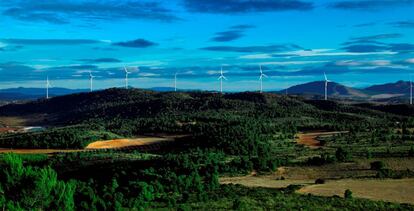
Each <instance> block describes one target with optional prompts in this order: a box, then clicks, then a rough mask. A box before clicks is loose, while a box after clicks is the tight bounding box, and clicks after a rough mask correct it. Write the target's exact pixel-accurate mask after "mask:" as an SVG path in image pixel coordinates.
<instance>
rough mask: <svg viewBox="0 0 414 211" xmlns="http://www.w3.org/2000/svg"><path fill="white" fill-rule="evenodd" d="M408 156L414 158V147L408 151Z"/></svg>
mask: <svg viewBox="0 0 414 211" xmlns="http://www.w3.org/2000/svg"><path fill="white" fill-rule="evenodd" d="M408 156H410V157H414V146H411V147H410V150H409V151H408Z"/></svg>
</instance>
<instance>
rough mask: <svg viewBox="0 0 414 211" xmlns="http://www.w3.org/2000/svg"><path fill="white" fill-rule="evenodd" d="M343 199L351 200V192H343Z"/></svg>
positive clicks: (347, 190)
mask: <svg viewBox="0 0 414 211" xmlns="http://www.w3.org/2000/svg"><path fill="white" fill-rule="evenodd" d="M344 198H346V199H352V191H351V190H349V189H346V190H345V193H344Z"/></svg>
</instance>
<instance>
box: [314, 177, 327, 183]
mask: <svg viewBox="0 0 414 211" xmlns="http://www.w3.org/2000/svg"><path fill="white" fill-rule="evenodd" d="M315 184H325V180H324V179H321V178H318V179H316V180H315Z"/></svg>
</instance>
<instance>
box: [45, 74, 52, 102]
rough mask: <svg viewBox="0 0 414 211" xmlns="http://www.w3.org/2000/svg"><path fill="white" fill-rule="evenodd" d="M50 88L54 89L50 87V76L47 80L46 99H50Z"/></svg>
mask: <svg viewBox="0 0 414 211" xmlns="http://www.w3.org/2000/svg"><path fill="white" fill-rule="evenodd" d="M49 87H52V86H51V85H50V81H49V76H47V78H46V99H49Z"/></svg>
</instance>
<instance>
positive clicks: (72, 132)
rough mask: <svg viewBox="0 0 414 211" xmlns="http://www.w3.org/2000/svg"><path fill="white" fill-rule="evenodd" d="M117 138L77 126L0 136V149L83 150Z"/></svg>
mask: <svg viewBox="0 0 414 211" xmlns="http://www.w3.org/2000/svg"><path fill="white" fill-rule="evenodd" d="M113 138H119V136H117V135H115V134H112V133H108V132H104V131H94V130H92V129H91V128H90V127H87V126H83V125H79V126H75V127H62V128H55V129H49V130H45V131H42V132H30V133H20V134H19V133H18V134H7V135H3V136H0V147H5V148H6V147H7V148H9V147H10V148H31V149H50V148H53V149H83V148H85V147H86V146H87V145H88V144H90V143H91V142H94V141H97V140H107V139H113Z"/></svg>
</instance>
